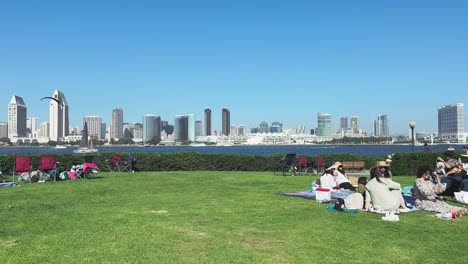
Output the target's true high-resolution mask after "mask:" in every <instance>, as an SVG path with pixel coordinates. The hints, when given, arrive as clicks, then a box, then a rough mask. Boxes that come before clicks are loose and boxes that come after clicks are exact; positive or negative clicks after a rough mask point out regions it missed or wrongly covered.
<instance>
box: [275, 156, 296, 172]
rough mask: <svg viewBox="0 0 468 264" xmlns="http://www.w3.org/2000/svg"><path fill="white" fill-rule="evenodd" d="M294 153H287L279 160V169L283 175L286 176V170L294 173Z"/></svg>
mask: <svg viewBox="0 0 468 264" xmlns="http://www.w3.org/2000/svg"><path fill="white" fill-rule="evenodd" d="M295 159H296V153H288V154H286V155H284V157H283V158H282V159H281V160H280V163H279V169H280V170H281V171H282V172H283V176H286V173H287V172H290V173H292V175H296V172H297V167H296V164H295Z"/></svg>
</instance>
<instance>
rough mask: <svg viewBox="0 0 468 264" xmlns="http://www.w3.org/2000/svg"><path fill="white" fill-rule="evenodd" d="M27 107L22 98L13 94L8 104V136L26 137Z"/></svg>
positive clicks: (11, 137)
mask: <svg viewBox="0 0 468 264" xmlns="http://www.w3.org/2000/svg"><path fill="white" fill-rule="evenodd" d="M26 117H27V108H26V104H25V103H24V100H23V98H21V97H19V96H16V95H14V96H13V97H12V98H11V101H10V104H8V137H9V138H10V139H14V138H19V137H26V123H27V122H26Z"/></svg>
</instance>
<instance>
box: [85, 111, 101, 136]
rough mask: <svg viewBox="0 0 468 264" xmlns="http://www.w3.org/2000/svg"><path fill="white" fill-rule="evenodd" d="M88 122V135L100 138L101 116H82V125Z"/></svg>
mask: <svg viewBox="0 0 468 264" xmlns="http://www.w3.org/2000/svg"><path fill="white" fill-rule="evenodd" d="M85 123H87V124H88V135H90V136H93V137H94V138H97V139H101V138H103V135H102V129H101V126H102V117H100V116H85V117H83V127H84V124H85Z"/></svg>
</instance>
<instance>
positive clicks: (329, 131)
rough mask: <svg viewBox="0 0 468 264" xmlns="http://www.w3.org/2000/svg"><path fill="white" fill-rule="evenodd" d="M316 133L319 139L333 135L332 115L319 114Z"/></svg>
mask: <svg viewBox="0 0 468 264" xmlns="http://www.w3.org/2000/svg"><path fill="white" fill-rule="evenodd" d="M315 133H316V135H317V136H319V137H330V136H332V135H333V128H332V115H331V114H329V113H317V129H316V130H315Z"/></svg>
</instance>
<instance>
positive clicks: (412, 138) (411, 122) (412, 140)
mask: <svg viewBox="0 0 468 264" xmlns="http://www.w3.org/2000/svg"><path fill="white" fill-rule="evenodd" d="M415 126H416V122H414V120H411V121H410V122H409V127H410V128H411V150H412V152H413V153H414V127H415Z"/></svg>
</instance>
